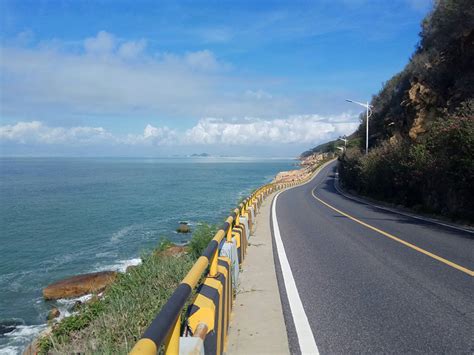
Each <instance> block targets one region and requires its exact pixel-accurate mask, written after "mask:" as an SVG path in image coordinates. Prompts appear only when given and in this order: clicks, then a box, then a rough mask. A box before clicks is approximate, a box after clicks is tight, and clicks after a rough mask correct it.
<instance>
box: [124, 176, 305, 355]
mask: <svg viewBox="0 0 474 355" xmlns="http://www.w3.org/2000/svg"><path fill="white" fill-rule="evenodd" d="M311 177H312V174H311V176H309V177H307V178H305V179H303V180H300V181H292V182H286V183H270V184H267V185H264V186H262V187H260V188H258V189H257V190H256V191H255V192H253V193H252V194H251V195H250V196H249V197H248V198H246V199H245V200H244V201H243V202H242V203H241V204H240V205H239V206H238V208H236V209H235V210H234V211H233V212H232V214H231V215H230V216H229V217H227V219H226V220H225V222H224V224H223V225H222V226H221V227H220V229H219V230H218V231H217V233H216V234H215V236H214V238H213V239H212V240H211V241H210V243H209V244H208V246H207V247H206V249H205V250H204V252H203V253H202V255H201V256H200V257H199V258H198V260H197V261H196V262H195V264H194V265H193V266H192V268H191V270H190V271H189V272H188V274H187V275H186V277H185V278H184V279H183V281H182V282H181V283H180V284H179V286H178V287H177V288H176V290H175V291H174V293H173V294H172V295H171V297H170V299H169V300H168V302H167V303H166V304H165V305H164V306H163V307H162V309H161V311H160V312H159V313H158V315H157V316H156V318H155V319H154V320H153V321H152V322H151V324H150V325H149V327H148V328H147V329H146V331H145V332H144V334H143V336H142V338H141V339H140V340H139V341H138V342H137V343H136V344H135V346H134V347H133V349H132V350H131V352H130V354H132V355H152V354H156V353H157V352H158V351H159V350H160V347H161V346H162V345H163V346H164V352H165V354H179V352H180V348H179V346H180V335H181V314H182V311H183V308H184V307H185V305H186V302H187V301H188V300H189V298H190V296H191V295H192V294H193V291H194V289H195V288H196V287H198V289H197V292H196V297H195V299H194V301H193V303H192V305H191V306H190V307H188V312H187V315H186V321H187V322H188V328H190V329H191V333H192V335H194V336H196V338H200V339H203V346H204V350H205V353H206V354H208V353H211V354H222V353H223V352H224V348H225V344H226V340H227V329H228V326H229V321H230V314H231V310H232V302H233V294H234V289H233V286H232V281H231V278H232V277H231V275H232V274H231V261H230V259H229V258H228V257H226V256H219V251H220V250H221V248H222V245H223V243H236V245H237V250H238V256H239V264H241V263H242V262H243V260H244V256H245V253H246V249H247V244H248V242H247V241H248V237H249V235H248V234H249V233H250V230H251V229H252V225H253V224H254V218H255V215H256V212H257V211H258V208H259V207H260V205H261V203H262V201H263V199H264V198H265V197H266V196H267V195H268V194H270V193H272V192H274V191H277V190H281V189H283V188H287V187H290V186H294V185H298V184H301V183H304V182H306V181H307V180H309V179H310V178H311ZM243 221H244V222H245V223H242V222H243ZM246 226H248V230H246V229H247V228H246ZM203 278H204V281H202V280H203Z"/></svg>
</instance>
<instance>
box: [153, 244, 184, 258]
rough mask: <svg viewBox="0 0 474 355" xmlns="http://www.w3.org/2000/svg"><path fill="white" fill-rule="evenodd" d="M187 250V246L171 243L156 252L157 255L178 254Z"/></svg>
mask: <svg viewBox="0 0 474 355" xmlns="http://www.w3.org/2000/svg"><path fill="white" fill-rule="evenodd" d="M187 252H188V247H187V246H185V245H174V244H172V245H171V246H170V247H168V248H166V249H165V250H160V251H157V252H156V255H157V256H180V255H183V254H186V253H187Z"/></svg>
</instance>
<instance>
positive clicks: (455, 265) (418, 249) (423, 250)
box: [311, 190, 474, 276]
mask: <svg viewBox="0 0 474 355" xmlns="http://www.w3.org/2000/svg"><path fill="white" fill-rule="evenodd" d="M311 194H312V195H313V197H314V198H315V199H316V200H318V201H319V202H321V203H322V204H323V205H325V206H327V207H329V208H330V209H332V210H334V211H336V212H337V213H339V214H341V215H343V216H344V217H347V218H349V219H351V220H353V221H354V222H357V223H359V224H361V225H363V226H364V227H367V228H369V229H372V230H373V231H376V232H377V233H380V234H382V235H384V236H385V237H387V238H390V239H392V240H394V241H396V242H399V243H401V244H403V245H405V246H407V247H409V248H412V249H413V250H416V251H417V252H420V253H422V254H425V255H427V256H429V257H430V258H433V259H435V260H438V261H441V262H442V263H444V264H446V265H449V266H451V267H453V268H455V269H457V270H459V271H462V272H464V273H466V274H468V275H469V276H474V271H472V270H469V269H468V268H465V267H463V266H461V265H458V264H456V263H453V262H452V261H449V260H447V259H445V258H442V257H441V256H438V255H436V254H433V253H430V252H429V251H427V250H425V249H422V248H420V247H417V246H416V245H413V244H411V243H408V242H406V241H404V240H403V239H400V238H398V237H395V236H394V235H392V234H390V233H387V232H384V231H383V230H380V229H378V228H376V227H374V226H371V225H370V224H367V223H365V222H362V221H361V220H360V219H357V218H355V217H352V216H351V215H349V214H347V213H345V212H342V211H341V210H338V209H337V208H336V207H334V206H331V205H330V204H329V203H327V202H324V201H323V200H321V199H320V198H318V197H317V196H316V195H315V194H314V190H313V191H311Z"/></svg>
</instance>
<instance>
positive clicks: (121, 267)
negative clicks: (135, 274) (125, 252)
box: [94, 258, 142, 272]
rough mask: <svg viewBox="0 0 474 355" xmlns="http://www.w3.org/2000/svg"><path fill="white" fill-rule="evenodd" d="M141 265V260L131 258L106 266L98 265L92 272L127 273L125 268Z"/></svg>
mask: <svg viewBox="0 0 474 355" xmlns="http://www.w3.org/2000/svg"><path fill="white" fill-rule="evenodd" d="M141 263H142V259H141V258H133V259H127V260H119V261H117V262H115V263H113V264H107V265H99V266H97V267H96V268H95V269H94V272H98V271H118V272H125V271H127V267H129V266H136V265H140V264H141Z"/></svg>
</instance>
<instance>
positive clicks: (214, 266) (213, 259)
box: [209, 250, 218, 277]
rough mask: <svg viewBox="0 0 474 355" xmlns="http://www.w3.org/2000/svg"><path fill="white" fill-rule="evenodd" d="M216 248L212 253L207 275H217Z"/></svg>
mask: <svg viewBox="0 0 474 355" xmlns="http://www.w3.org/2000/svg"><path fill="white" fill-rule="evenodd" d="M217 254H218V253H217V250H216V251H215V252H214V253H213V254H212V257H211V260H210V264H211V267H210V269H209V277H216V276H217Z"/></svg>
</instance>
